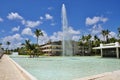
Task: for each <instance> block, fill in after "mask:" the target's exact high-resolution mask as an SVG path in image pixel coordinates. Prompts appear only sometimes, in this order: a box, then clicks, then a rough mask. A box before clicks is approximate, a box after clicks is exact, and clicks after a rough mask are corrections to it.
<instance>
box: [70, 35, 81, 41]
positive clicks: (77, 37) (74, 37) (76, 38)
mask: <svg viewBox="0 0 120 80" xmlns="http://www.w3.org/2000/svg"><path fill="white" fill-rule="evenodd" d="M79 39H80V36H73V37H72V40H74V41H78V40H79Z"/></svg>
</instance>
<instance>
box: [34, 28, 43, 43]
mask: <svg viewBox="0 0 120 80" xmlns="http://www.w3.org/2000/svg"><path fill="white" fill-rule="evenodd" d="M34 33H35V35H36V37H37V45H38V38H39V36H43V33H42V31H41V30H40V29H36V30H35V32H34Z"/></svg>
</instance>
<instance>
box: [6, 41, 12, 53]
mask: <svg viewBox="0 0 120 80" xmlns="http://www.w3.org/2000/svg"><path fill="white" fill-rule="evenodd" d="M10 44H11V43H10V42H9V41H7V42H6V45H7V46H8V47H7V49H6V53H7V54H10V53H9V46H10Z"/></svg>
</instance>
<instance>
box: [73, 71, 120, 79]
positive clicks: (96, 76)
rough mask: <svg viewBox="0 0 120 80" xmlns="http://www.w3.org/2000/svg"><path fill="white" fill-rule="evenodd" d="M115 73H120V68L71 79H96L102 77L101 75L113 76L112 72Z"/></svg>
mask: <svg viewBox="0 0 120 80" xmlns="http://www.w3.org/2000/svg"><path fill="white" fill-rule="evenodd" d="M117 73H120V70H117V71H111V72H104V73H101V74H96V75H91V76H86V77H83V78H76V79H73V80H96V79H99V78H103V77H106V76H110V75H112V76H113V74H117Z"/></svg>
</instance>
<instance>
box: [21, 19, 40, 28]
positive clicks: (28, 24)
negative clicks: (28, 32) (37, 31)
mask: <svg viewBox="0 0 120 80" xmlns="http://www.w3.org/2000/svg"><path fill="white" fill-rule="evenodd" d="M22 24H23V25H25V26H27V27H31V28H34V27H36V26H39V25H40V24H42V22H40V21H25V20H23V21H22Z"/></svg>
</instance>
